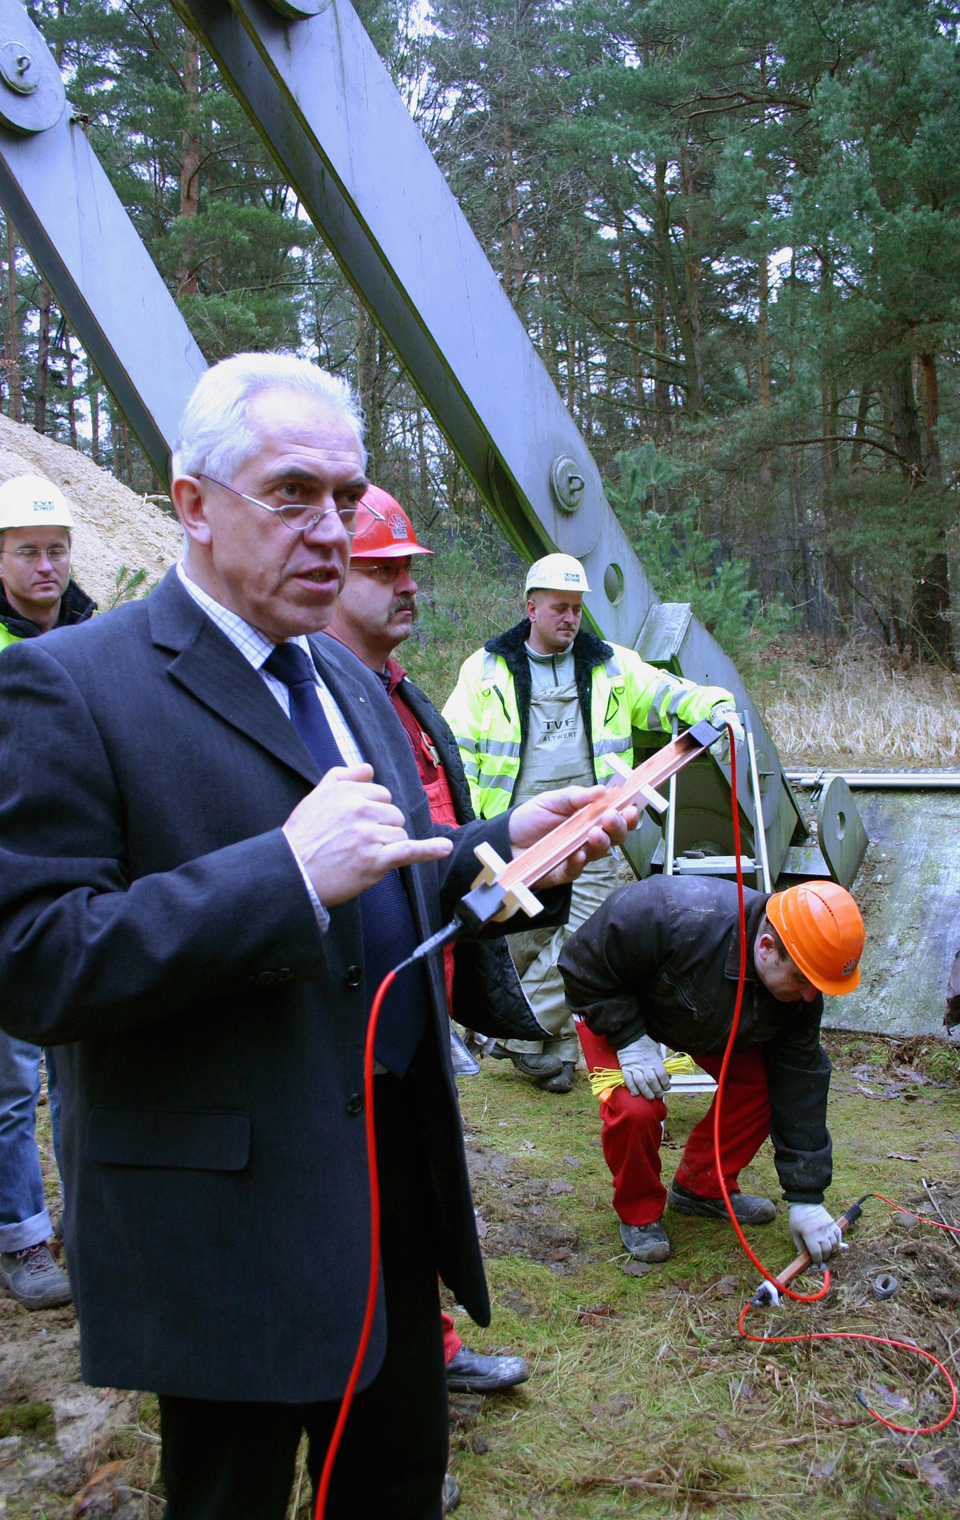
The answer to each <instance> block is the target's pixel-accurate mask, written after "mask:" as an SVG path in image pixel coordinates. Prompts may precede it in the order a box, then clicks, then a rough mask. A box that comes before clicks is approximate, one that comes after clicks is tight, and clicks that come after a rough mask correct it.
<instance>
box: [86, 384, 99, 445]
mask: <svg viewBox="0 0 960 1520" xmlns="http://www.w3.org/2000/svg"><path fill="white" fill-rule="evenodd" d="M89 395H90V457H91V458H92V460H93V462H94V464H99V463H100V390H99V387H98V386H97V385H95V384H94V385H91V386H90V391H89Z"/></svg>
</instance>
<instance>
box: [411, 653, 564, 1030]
mask: <svg viewBox="0 0 960 1520" xmlns="http://www.w3.org/2000/svg"><path fill="white" fill-rule="evenodd" d="M397 691H398V693H399V695H400V697H401V698H402V699H403V701H404V702H406V704H407V706H408V707H409V709H410V711H411V712H412V713H413V716H414V717H415V718H416V720H417V722H418V723H419V724H420V727H421V728H422V729H423V731H424V733H426V734H429V736H430V738H431V739H432V740H433V742H434V745H435V746H436V748H437V752H438V753H439V755H440V760H441V762H442V764H443V768H444V770H445V771H446V773H447V780H448V782H449V783H450V795H451V797H452V799H453V810H454V812H455V814H456V818H457V822H458V823H459V824H464V823H472V822H473V821H474V819H475V818H476V814H475V813H474V811H473V803H472V802H471V800H470V785H469V782H468V781H467V777H466V773H465V771H464V769H463V757H462V756H461V754H460V747H459V745H458V744H457V741H456V739H455V738H454V737H453V732H452V730H451V728H450V725H449V723H448V722H447V720H446V718H444V716H443V714H442V713H439V712H438V711H437V709H436V708H435V707H434V705H433V703H432V702H431V701H430V698H429V697H428V696H427V694H426V692H424V691H421V690H420V687H419V686H415V685H414V683H413V681H411V679H410V677H409V676H407V675H405V676H404V678H403V680H402V681H401V682H400V684H399V686H398V687H397ZM519 927H523V928H528V927H529V924H525V925H520V926H519ZM453 968H454V971H453V1009H452V1013H453V1017H454V1018H455V1019H456V1020H457V1021H458V1023H460V1024H463V1025H464V1027H465V1028H467V1029H476V1030H477V1031H478V1032H479V1033H480V1034H485V1035H495V1036H496V1038H497V1039H501V1040H547V1039H549V1038H550V1034H549V1031H548V1030H546V1029H543V1028H542V1027H541V1025H540V1024H539V1023H538V1022H537V1018H536V1015H535V1014H534V1012H533V1009H532V1008H531V1007H530V1004H529V1002H528V1000H527V995H526V993H525V992H524V990H523V987H522V985H521V982H520V978H519V976H518V975H517V968H516V966H515V965H514V964H513V961H512V959H511V956H510V951H509V950H508V949H507V946H506V944H505V942H504V941H503V940H502V939H496V940H492V941H490V942H487V941H485V940H469V939H468V940H459V941H458V942H457V944H455V945H454V947H453Z"/></svg>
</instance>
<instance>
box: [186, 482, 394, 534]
mask: <svg viewBox="0 0 960 1520" xmlns="http://www.w3.org/2000/svg"><path fill="white" fill-rule="evenodd" d="M200 479H201V480H209V482H210V484H211V485H213V486H219V487H220V488H221V490H223V491H230V492H232V494H233V495H234V496H239V497H241V498H242V500H243V501H248V502H250V504H251V506H254V507H262V508H263V510H264V512H271V513H272V514H273V515H274V516H275V517H279V519H280V521H281V522H282V523H283V525H284V527H286V528H292V530H293V532H294V533H308V532H309V531H310V529H311V528H315V527H316V525H317V523H318V522H322V521H323V519H324V518H325V517H326V516H327V515H328V514H329V513H330V512H335V513H336V515H337V516H338V517H339V519H340V521H341V522H342V523H343V526H344V527H345V528H346V530H347V532H348V533H350V534H353V533H354V532H355V531H356V526H357V512H358V510H359V507H360V496H359V495H358V497H357V500H356V501H352V502H347V503H345V504H344V505H343V506H338V507H321V508H320V510H319V511H318V510H317V508H316V507H312V506H310V505H309V504H308V505H306V506H297V505H295V504H293V503H291V504H290V505H289V506H287V505H284V506H282V507H271V506H268V505H267V503H266V502H265V501H258V499H257V497H256V496H248V495H247V493H246V491H238V490H237V488H236V486H229V485H227V482H226V481H225V480H218V479H217V478H216V476H215V475H207V474H205V473H204V472H201V474H200ZM358 490H359V491H360V495H362V494H363V491H365V490H366V484H364V486H363V488H362V490H361V489H360V488H359V487H358Z"/></svg>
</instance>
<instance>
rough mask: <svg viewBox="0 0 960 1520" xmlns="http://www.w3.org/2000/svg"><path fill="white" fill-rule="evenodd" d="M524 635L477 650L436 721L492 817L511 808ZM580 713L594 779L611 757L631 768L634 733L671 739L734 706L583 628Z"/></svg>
mask: <svg viewBox="0 0 960 1520" xmlns="http://www.w3.org/2000/svg"><path fill="white" fill-rule="evenodd" d="M529 631H530V624H529V622H528V621H527V620H526V619H524V621H523V622H522V623H519V624H517V626H516V627H515V628H511V629H508V631H507V632H506V633H504V634H501V635H500V636H499V637H498V638H496V639H491V640H490V641H489V642H488V643H487V644H486V645H485V646H484V647H483V649H478V650H476V651H475V653H474V654H472V655H470V657H469V659H467V660H465V661H464V663H463V665H462V666H461V667H460V675H459V678H458V680H457V684H456V686H455V687H454V690H453V692H452V693H451V695H450V697H449V699H448V701H447V704H446V706H445V707H444V709H443V716H444V717H445V718H446V720H447V722H448V723H449V725H450V727H451V728H452V729H453V732H454V734H455V736H456V740H457V744H458V745H459V747H460V753H461V756H462V757H463V767H464V770H465V771H466V774H467V780H468V781H469V783H470V796H471V799H472V801H473V806H474V810H475V812H476V813H477V816H478V817H480V818H495V817H496V816H497V815H498V814H499V813H503V812H505V811H506V809H507V808H508V807H509V806H510V802H511V798H512V796H513V791H514V787H515V786H516V783H517V777H518V776H519V774H520V765H521V761H522V759H523V749H524V745H525V743H526V738H527V719H528V715H529V711H530V684H531V683H530V673H529V662H528V660H527V655H526V652H525V649H524V645H525V644H526V640H527V637H528V635H529ZM573 652H574V661H575V667H576V675H577V688H578V694H579V697H580V707H581V711H582V712H583V716H584V721H585V724H586V727H587V734H588V737H589V740H590V747H591V754H592V758H593V768H594V774H595V776H596V779H597V780H598V781H605V780H606V779H607V777H608V776H610V775H612V774H613V766H612V765H611V764H610V759H609V757H610V755H612V754H616V755H619V756H620V757H621V758H622V759H623V760H624V761H626V763H627V764H628V765H632V764H633V732H634V730H635V729H637V730H646V731H648V732H653V733H660V732H665V733H669V732H670V727H671V722H672V719H673V718H674V717H676V718H678V719H679V721H680V722H681V723H684V724H688V725H689V724H693V723H699V721H700V720H701V718H708V717H709V716H710V714H711V712H712V711H713V709H714V707H715V706H716V704H717V703H718V702H724V701H726V702H730V703H733V702H734V698H733V697H732V696H731V694H730V692H728V691H725V690H724V689H723V687H720V686H697V684H696V683H695V682H694V681H687V680H683V679H682V678H681V677H679V676H675V675H672V674H671V673H670V672H669V671H666V670H658V669H657V668H656V667H655V666H653V665H647V664H646V662H645V661H644V660H641V658H640V656H639V655H638V654H637V653H636V651H635V650H633V649H625V648H623V647H622V646H621V645H618V644H606V643H604V642H603V640H602V639H598V638H597V637H596V635H595V634H592V633H588V632H586V631H585V630H584V629H581V631H580V632H579V633H578V634H577V637H576V639H575V640H574V645H573Z"/></svg>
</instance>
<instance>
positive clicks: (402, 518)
mask: <svg viewBox="0 0 960 1520" xmlns="http://www.w3.org/2000/svg"><path fill="white" fill-rule="evenodd" d="M432 553H433V550H432V549H427V548H426V547H425V546H424V545H423V544H421V543H419V542H418V540H417V535H416V532H415V530H414V526H413V523H412V522H411V521H410V518H409V517H408V516H407V514H406V512H405V511H404V510H403V508H402V507H401V505H400V503H399V502H398V501H396V500H394V498H393V497H392V496H390V495H388V493H387V492H386V491H383V490H381V489H380V487H379V486H375V485H371V486H369V487H368V488H367V490H366V492H365V493H364V496H363V500H362V501H361V503H360V510H359V512H358V514H357V528H356V532H355V534H354V537H353V543H352V545H351V548H350V570H349V573H348V575H347V578H346V580H345V582H344V584H343V588H342V590H341V592H340V595H339V597H338V598H337V603H336V607H335V610H334V614H333V618H332V620H331V622H330V624H329V625H328V627H327V629H326V632H327V634H328V635H331V636H332V637H334V638H336V639H339V641H340V642H341V643H342V644H346V646H347V648H348V649H350V650H352V652H353V653H354V654H355V655H356V656H357V658H358V659H359V660H362V662H363V664H364V665H366V666H367V667H368V669H370V670H372V671H374V672H375V673H376V674H377V675H378V676H379V677H380V679H381V680H382V681H383V684H384V687H385V689H386V692H387V695H388V696H389V698H390V700H391V702H392V703H393V706H394V710H395V711H396V713H397V716H398V717H399V719H400V722H401V723H402V724H403V727H404V730H405V732H406V735H407V738H408V739H409V740H410V746H411V749H412V750H413V756H414V759H415V761H416V764H417V769H418V771H419V772H420V780H421V782H422V784H423V789H424V791H425V792H426V795H427V801H428V803H429V805H430V814H431V817H432V818H433V821H434V823H441V824H451V825H454V826H458V825H460V824H463V823H467V822H469V821H470V820H471V819H472V818H473V817H474V812H473V808H472V805H471V801H470V787H469V785H468V783H467V778H466V776H465V775H464V770H463V763H462V761H461V759H460V751H459V749H458V748H457V743H456V740H455V739H454V737H453V734H452V733H451V731H450V729H449V727H448V725H447V723H446V722H445V720H444V719H443V718H442V717H441V715H440V713H439V712H438V711H437V709H436V708H435V707H434V705H433V703H432V702H431V701H430V699H429V697H428V696H427V695H426V693H425V692H423V691H421V690H420V688H419V687H418V686H415V685H414V683H413V682H412V681H411V680H410V678H409V676H408V675H407V673H406V671H405V670H404V669H403V667H402V666H401V665H400V664H399V663H398V662H397V661H396V660H395V659H394V657H393V651H394V650H395V649H397V648H398V647H399V645H400V644H402V643H403V642H404V641H405V640H406V639H408V638H409V637H410V635H411V633H412V632H413V628H414V623H415V622H416V617H417V590H418V587H417V582H416V580H415V579H414V577H413V569H414V563H415V558H416V557H417V556H420V555H427V554H432ZM445 968H446V973H447V997H448V999H449V1001H450V1007H451V1012H452V1013H453V1014H454V1016H455V1017H456V1018H457V1019H458V1020H459V1021H460V1022H461V1023H463V1024H466V1025H468V1026H469V1028H471V1029H476V1030H480V1031H482V1032H483V1033H486V1034H490V1035H497V1036H503V1037H507V1036H509V1035H511V1034H512V1035H514V1036H515V1037H517V1038H520V1039H530V1038H533V1039H538V1038H542V1037H543V1036H544V1034H545V1032H546V1031H545V1030H543V1029H541V1028H540V1026H539V1024H538V1023H537V1021H536V1019H535V1018H534V1016H533V1014H532V1013H531V1011H530V1006H529V1004H528V1002H527V999H526V997H525V995H524V993H523V989H522V988H521V985H520V979H519V977H518V976H517V973H516V971H515V969H514V965H513V961H512V960H511V958H510V952H509V950H508V949H507V946H506V942H505V941H503V940H490V941H487V942H476V943H472V944H471V943H464V944H458V945H456V946H453V945H448V946H447V949H446V951H445ZM461 1049H462V1047H461ZM443 1349H444V1359H445V1362H446V1369H447V1387H448V1388H449V1389H450V1391H451V1392H457V1393H459V1392H473V1393H495V1392H498V1391H501V1390H503V1389H505V1388H511V1387H513V1386H514V1385H515V1384H517V1383H522V1382H525V1381H526V1379H527V1378H528V1377H529V1376H530V1372H529V1368H528V1367H527V1364H526V1362H525V1361H524V1360H523V1358H522V1357H519V1356H482V1355H480V1354H479V1353H478V1352H476V1351H473V1350H471V1349H470V1347H469V1346H465V1345H464V1344H463V1342H462V1340H461V1339H460V1336H459V1335H458V1334H457V1331H456V1329H455V1327H454V1323H453V1320H452V1318H451V1317H450V1315H449V1314H446V1313H444V1314H443ZM453 1488H455V1485H453V1480H452V1479H450V1478H449V1477H448V1479H447V1489H446V1491H445V1509H444V1513H449V1511H450V1510H451V1509H452V1508H453V1507H454V1503H455V1499H454V1497H453V1494H452V1489H453Z"/></svg>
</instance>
